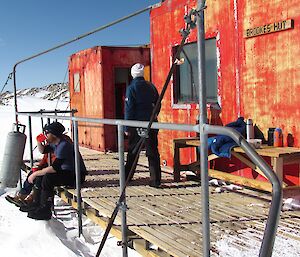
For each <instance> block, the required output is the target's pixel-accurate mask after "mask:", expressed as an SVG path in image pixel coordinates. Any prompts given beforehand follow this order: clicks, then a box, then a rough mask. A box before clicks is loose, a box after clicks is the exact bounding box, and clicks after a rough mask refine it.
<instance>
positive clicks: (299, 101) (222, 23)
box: [150, 0, 300, 184]
mask: <svg viewBox="0 0 300 257" xmlns="http://www.w3.org/2000/svg"><path fill="white" fill-rule="evenodd" d="M196 3H197V1H192V0H173V1H171V0H166V1H164V2H163V3H162V4H161V6H160V7H157V8H155V9H152V11H151V14H150V19H151V22H150V24H151V54H152V61H151V64H152V66H151V68H152V82H153V83H154V84H155V85H156V86H157V88H158V89H159V90H161V89H162V86H163V84H164V81H165V78H166V76H167V74H168V71H169V68H170V66H171V62H172V54H173V48H174V47H175V46H176V45H178V44H179V43H180V40H181V36H180V34H179V32H178V31H179V30H180V29H181V28H183V27H184V20H183V16H184V14H187V13H188V11H189V10H190V9H191V8H192V7H195V6H196ZM206 4H207V9H206V10H205V31H206V38H211V37H215V38H216V41H217V56H218V61H217V63H218V64H217V65H218V98H219V105H220V106H221V113H220V117H219V118H220V120H219V121H220V123H222V124H227V123H229V122H231V121H234V120H236V119H237V118H238V117H239V116H243V117H245V118H252V119H253V121H254V123H256V124H257V125H258V127H259V128H260V129H261V130H262V132H263V133H264V135H265V137H267V130H268V128H269V127H280V128H282V129H283V134H284V138H285V145H287V143H286V138H287V135H288V134H291V135H292V136H293V138H294V144H293V146H296V147H300V123H299V121H300V94H299V93H298V92H299V90H300V73H299V71H300V40H299V39H300V36H299V35H300V25H299V24H300V5H299V1H298V0H290V1H278V0H270V1H262V0H258V1H246V0H228V1H221V0H210V1H206ZM287 19H293V20H294V23H295V26H294V28H293V29H290V30H286V31H281V32H276V33H272V34H267V35H261V36H257V37H253V38H245V36H244V31H245V30H246V29H249V28H254V27H257V26H261V25H265V24H269V23H273V22H278V21H282V20H287ZM194 41H196V30H195V31H193V32H192V33H191V35H190V36H189V38H188V40H187V42H194ZM173 86H174V85H173V81H171V82H170V85H169V88H168V90H167V92H166V95H165V98H164V100H163V104H162V110H161V113H160V115H159V120H160V121H161V122H171V123H172V122H174V123H189V124H195V123H196V117H197V115H198V109H197V105H196V104H193V105H185V106H177V105H174V103H173V95H172V90H173ZM209 119H212V116H211V115H210V114H209ZM186 136H193V134H189V133H185V132H170V131H160V133H159V141H160V143H159V148H160V154H161V159H162V160H166V162H167V165H168V166H172V165H173V160H172V158H173V148H172V140H173V138H176V137H186ZM194 158H195V153H194V152H193V151H191V150H187V151H185V155H184V158H183V159H182V161H183V162H189V161H191V160H192V159H194ZM242 168H243V167H241V170H238V171H234V172H235V173H237V174H240V175H244V176H250V177H251V176H252V173H251V171H249V170H247V169H242ZM296 169H298V167H288V170H285V172H286V173H288V174H289V175H287V176H289V177H288V178H287V179H288V183H291V184H293V183H294V184H295V183H299V181H297V180H296V179H295V178H294V177H293V172H294V171H295V170H296Z"/></svg>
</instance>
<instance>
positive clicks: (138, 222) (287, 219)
mask: <svg viewBox="0 0 300 257" xmlns="http://www.w3.org/2000/svg"><path fill="white" fill-rule="evenodd" d="M81 152H82V154H83V156H84V159H85V162H86V165H87V167H88V170H89V176H88V178H87V182H86V183H85V185H84V188H83V190H82V196H83V202H84V209H85V214H86V215H87V216H88V217H89V218H91V219H92V220H93V221H94V222H96V223H98V224H99V225H101V226H102V227H105V226H106V224H107V220H108V217H110V215H111V213H112V211H113V209H114V207H115V205H116V201H117V198H118V195H119V173H118V159H117V154H115V153H110V154H100V153H98V152H95V151H91V150H87V149H84V150H82V151H81ZM140 163H141V165H139V166H138V167H137V172H136V174H135V176H134V181H133V182H131V184H130V185H129V186H128V188H127V191H126V195H127V198H126V201H127V205H128V211H127V221H128V229H129V235H130V239H131V241H132V245H133V247H134V248H135V249H136V250H137V251H138V252H140V253H141V254H142V255H143V256H180V257H181V256H182V257H186V256H201V255H202V243H201V238H202V233H201V230H202V228H201V203H200V201H201V200H200V199H201V188H200V185H199V183H196V182H187V181H185V182H184V181H183V182H178V183H175V182H173V175H172V174H168V173H164V174H163V179H162V182H163V185H164V187H163V188H161V189H156V188H152V187H149V186H148V177H149V172H148V170H147V167H146V165H143V163H146V159H145V156H141V162H140ZM61 197H62V199H64V200H65V201H68V202H69V203H70V204H72V205H73V206H74V207H76V192H75V191H74V190H68V191H64V192H62V193H61ZM269 204H270V196H269V195H268V194H265V193H258V192H255V191H252V190H248V189H242V190H239V191H228V190H227V191H225V192H222V193H217V192H216V190H215V187H210V210H211V212H210V220H211V247H212V256H221V255H219V243H220V242H221V241H222V240H224V239H225V238H226V239H228V240H229V241H230V246H231V247H233V248H235V249H238V250H240V251H245V252H247V250H248V249H251V248H253V245H256V246H260V243H261V239H262V235H263V231H264V225H265V222H266V219H267V214H268V208H269ZM120 217H121V216H120V214H119V215H118V217H117V219H116V221H115V224H114V227H113V229H112V231H111V233H112V234H113V235H115V236H116V237H118V238H120V237H121V232H120V231H121V226H120V224H121V223H120V222H121V219H120ZM299 231H300V212H295V211H286V212H282V214H281V219H280V224H279V229H278V237H280V238H282V239H283V240H286V241H287V242H288V241H289V240H292V241H298V243H300V232H299ZM151 244H152V245H155V246H157V247H158V249H157V248H156V249H151V247H149V246H150V245H151ZM287 246H288V244H287ZM289 247H290V246H289ZM298 247H299V248H298V250H299V253H300V246H298Z"/></svg>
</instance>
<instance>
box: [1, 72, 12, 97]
mask: <svg viewBox="0 0 300 257" xmlns="http://www.w3.org/2000/svg"><path fill="white" fill-rule="evenodd" d="M10 79H12V72H11V73H9V74H8V77H7V80H6V82H5V83H4V86H3V87H2V89H1V92H0V95H1V94H2V93H3V90H4V88H5V87H6V86H7V84H8V81H9V80H10Z"/></svg>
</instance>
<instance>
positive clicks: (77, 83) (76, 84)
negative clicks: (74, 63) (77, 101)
mask: <svg viewBox="0 0 300 257" xmlns="http://www.w3.org/2000/svg"><path fill="white" fill-rule="evenodd" d="M77 77H78V78H77ZM73 90H74V93H80V91H81V76H80V73H79V72H75V73H74V74H73Z"/></svg>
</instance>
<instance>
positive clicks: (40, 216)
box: [27, 191, 54, 220]
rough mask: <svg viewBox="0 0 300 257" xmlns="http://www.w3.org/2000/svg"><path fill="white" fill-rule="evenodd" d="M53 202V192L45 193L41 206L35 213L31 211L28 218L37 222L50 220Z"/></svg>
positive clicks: (42, 195)
mask: <svg viewBox="0 0 300 257" xmlns="http://www.w3.org/2000/svg"><path fill="white" fill-rule="evenodd" d="M53 200H54V195H53V193H52V192H47V191H43V192H42V193H41V203H40V206H39V207H38V208H36V209H35V210H33V211H29V212H28V215H27V217H28V218H31V219H35V220H50V219H51V217H52V205H53Z"/></svg>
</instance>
